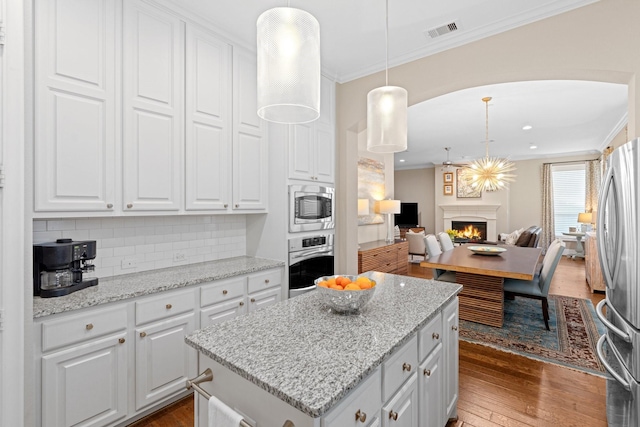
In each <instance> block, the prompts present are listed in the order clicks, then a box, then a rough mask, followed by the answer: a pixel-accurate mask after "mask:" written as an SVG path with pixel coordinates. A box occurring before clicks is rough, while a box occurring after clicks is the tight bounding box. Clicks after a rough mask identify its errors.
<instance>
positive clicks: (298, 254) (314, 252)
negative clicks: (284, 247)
mask: <svg viewBox="0 0 640 427" xmlns="http://www.w3.org/2000/svg"><path fill="white" fill-rule="evenodd" d="M312 255H314V256H315V255H333V249H320V250H318V249H315V250H310V251H304V252H294V253H290V254H289V256H290V257H291V259H292V260H299V259H300V258H308V257H310V256H312Z"/></svg>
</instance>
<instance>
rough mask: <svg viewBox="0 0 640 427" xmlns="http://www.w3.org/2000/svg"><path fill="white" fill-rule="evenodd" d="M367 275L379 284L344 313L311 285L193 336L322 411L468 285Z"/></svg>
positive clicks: (306, 407)
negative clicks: (358, 307)
mask: <svg viewBox="0 0 640 427" xmlns="http://www.w3.org/2000/svg"><path fill="white" fill-rule="evenodd" d="M365 275H367V276H369V277H371V278H373V279H374V280H376V282H378V284H377V285H376V288H377V289H376V292H375V294H374V296H373V298H372V299H371V301H370V302H369V304H368V305H366V306H365V307H364V309H363V310H361V312H360V313H359V314H356V315H341V314H336V313H334V312H332V311H331V309H330V308H328V307H326V306H324V304H323V303H322V302H321V300H320V295H319V294H318V293H317V292H309V293H306V294H303V295H301V296H297V297H295V298H291V299H288V300H285V301H282V302H280V303H278V304H275V305H272V306H269V307H265V308H264V309H261V310H258V311H255V312H253V313H249V314H248V315H243V316H239V317H237V318H235V319H231V320H228V321H226V322H223V323H218V324H215V325H212V326H209V327H207V328H204V329H201V330H199V331H195V332H193V333H192V334H190V335H188V336H187V337H186V338H185V341H186V342H187V344H188V345H190V346H191V347H194V348H195V349H197V350H198V351H200V352H202V353H203V354H205V355H207V356H208V357H210V358H212V359H213V360H215V361H216V362H218V363H220V364H222V365H223V366H225V367H227V368H229V369H230V370H231V371H233V372H235V373H237V374H238V375H240V376H241V377H243V378H245V379H247V380H249V381H251V382H252V383H254V384H255V385H257V386H259V387H261V388H262V389H264V390H266V391H268V392H270V393H271V394H273V395H274V396H276V397H278V398H280V399H281V400H283V401H285V402H287V403H288V404H290V405H291V406H293V407H295V408H297V409H299V410H300V411H302V412H304V413H306V414H308V415H309V416H311V417H314V418H315V417H319V416H321V415H323V414H324V413H326V412H327V411H328V410H329V409H331V408H332V407H333V406H334V405H335V404H336V403H338V402H339V401H340V400H341V399H342V398H343V397H344V396H345V395H346V394H347V393H348V392H349V391H350V390H352V389H353V388H354V387H356V386H357V385H358V384H359V383H360V382H361V381H362V380H363V379H364V378H365V377H366V376H367V375H368V374H369V373H371V372H372V371H373V370H374V369H375V368H376V367H377V366H378V365H380V364H381V363H382V362H383V361H384V360H385V359H386V358H387V357H389V356H390V355H391V354H392V353H393V352H394V351H395V350H396V349H398V348H399V347H400V346H401V345H402V344H404V343H405V342H406V341H408V340H409V339H410V338H411V337H412V335H413V334H414V333H415V332H417V331H418V330H419V329H420V328H421V327H422V326H424V325H425V324H426V323H427V322H428V321H429V320H430V319H431V318H432V317H433V316H434V315H436V314H437V313H438V312H439V311H440V310H441V309H442V308H443V306H444V305H445V304H446V303H448V302H449V301H451V300H452V299H453V298H454V297H455V296H456V295H457V294H458V292H460V290H461V289H462V286H460V285H458V284H455V283H447V282H439V281H434V280H426V279H419V278H415V277H408V276H398V275H394V274H384V273H376V272H372V273H366V274H365Z"/></svg>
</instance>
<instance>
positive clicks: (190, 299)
mask: <svg viewBox="0 0 640 427" xmlns="http://www.w3.org/2000/svg"><path fill="white" fill-rule="evenodd" d="M194 308H195V297H194V291H193V290H191V289H190V290H187V291H180V292H165V293H162V294H160V295H158V296H154V297H151V298H148V299H145V300H143V301H138V302H136V325H140V324H142V323H147V322H152V321H154V320H160V319H164V318H167V317H171V316H175V315H177V314H181V313H186V312H188V311H192V310H193V309H194Z"/></svg>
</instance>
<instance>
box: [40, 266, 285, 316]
mask: <svg viewBox="0 0 640 427" xmlns="http://www.w3.org/2000/svg"><path fill="white" fill-rule="evenodd" d="M282 266H284V262H283V261H275V260H271V259H264V258H254V257H248V256H241V257H234V258H227V259H223V260H217V261H210V262H203V263H198V264H189V265H183V266H180V267H170V268H163V269H160V270H152V271H145V272H141V273H132V274H126V275H122V276H115V277H110V278H105V279H100V280H99V281H98V285H97V286H92V287H90V288H86V289H82V290H80V291H76V292H73V293H71V294H69V295H65V296H62V297H54V298H40V297H33V318H34V319H35V318H38V317H44V316H50V315H52V314H57V313H64V312H66V311H72V310H78V309H80V308H85V307H92V306H96V305H100V304H106V303H109V302H114V301H122V300H126V299H129V298H135V297H139V296H143V295H150V294H155V293H158V292H163V291H168V290H170V289H178V288H183V287H185V286H191V285H197V284H199V283H204V282H210V281H213V280H219V279H224V278H227V277H233V276H240V275H243V274H248V273H253V272H256V271H261V270H268V269H270V268H275V267H282Z"/></svg>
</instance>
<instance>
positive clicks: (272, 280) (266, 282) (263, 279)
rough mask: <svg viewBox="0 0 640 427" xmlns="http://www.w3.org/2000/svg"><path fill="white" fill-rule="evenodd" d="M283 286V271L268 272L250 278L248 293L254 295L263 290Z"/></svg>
mask: <svg viewBox="0 0 640 427" xmlns="http://www.w3.org/2000/svg"><path fill="white" fill-rule="evenodd" d="M281 284H282V270H281V269H277V270H268V271H265V272H262V273H256V274H252V275H250V276H249V285H248V289H249V290H248V292H249V293H253V292H257V291H261V290H263V289H268V288H272V287H274V286H280V285H281Z"/></svg>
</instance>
